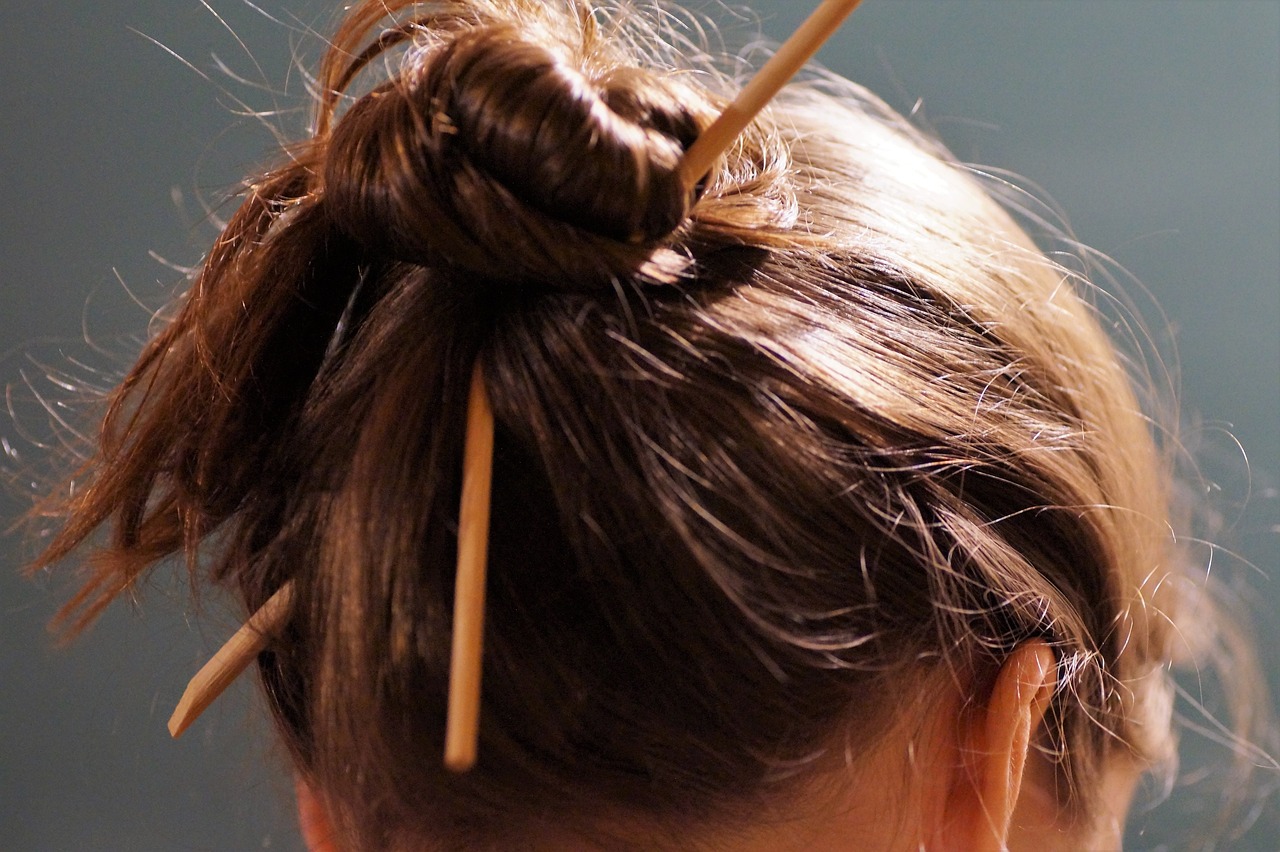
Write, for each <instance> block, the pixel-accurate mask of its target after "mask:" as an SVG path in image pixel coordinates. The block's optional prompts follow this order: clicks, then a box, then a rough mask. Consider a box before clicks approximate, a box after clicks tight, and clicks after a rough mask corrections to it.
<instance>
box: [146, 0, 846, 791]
mask: <svg viewBox="0 0 1280 852" xmlns="http://www.w3.org/2000/svg"><path fill="white" fill-rule="evenodd" d="M860 2H861V0H824V2H823V3H822V4H821V5H820V6H819V7H818V8H817V10H815V11H814V12H813V14H812V15H811V16H810V17H809V18H808V19H807V20H806V21H805V22H804V23H803V24H801V26H800V28H799V29H797V30H796V32H795V33H794V34H793V35H792V36H791V37H790V38H789V39H787V41H786V42H784V43H783V45H782V46H781V48H779V50H778V52H777V53H776V54H775V55H774V56H773V57H772V58H771V59H770V60H769V61H768V62H767V63H766V64H765V65H764V67H763V68H761V70H760V71H759V73H757V74H756V75H755V76H754V77H753V78H752V79H751V80H750V82H748V83H747V85H746V86H745V87H744V88H743V89H742V91H741V92H740V93H739V95H738V96H737V98H735V99H734V101H733V102H732V103H731V104H730V105H729V106H728V107H727V108H726V109H725V110H724V112H723V113H722V114H721V115H720V116H719V117H718V118H717V119H716V120H715V121H714V122H713V123H712V124H711V125H710V126H709V127H708V128H707V129H706V130H704V131H703V132H702V133H701V134H699V136H698V138H697V140H696V141H695V142H694V143H693V145H691V146H690V147H689V149H688V150H687V151H686V152H685V154H684V155H683V157H682V159H681V160H680V162H679V164H678V167H677V170H678V174H679V177H680V179H681V181H682V182H683V185H684V187H685V188H686V190H688V191H689V192H692V191H694V189H695V188H696V187H697V185H698V184H699V183H700V182H701V181H702V180H703V178H705V176H706V175H707V173H708V172H709V171H710V170H711V169H712V167H713V166H714V165H715V162H716V161H717V160H718V159H719V158H720V157H721V156H722V155H723V154H724V153H725V151H727V150H728V149H729V147H730V146H731V145H733V143H734V142H735V141H736V140H737V138H738V137H739V135H740V134H741V133H742V132H743V131H744V130H745V129H746V128H747V127H748V125H750V124H751V122H752V121H753V120H754V119H755V117H756V116H757V115H758V114H759V113H760V111H761V110H763V109H764V108H765V106H767V105H768V103H769V101H771V100H772V99H773V97H774V96H775V95H777V94H778V92H779V91H780V90H781V89H782V88H783V86H785V85H786V84H787V82H788V81H789V80H790V79H791V78H792V77H793V76H795V74H796V73H797V72H799V71H800V69H801V68H803V67H804V65H805V64H806V63H807V62H808V61H809V60H810V59H811V58H812V57H813V56H814V54H816V53H817V52H818V50H819V48H821V46H822V45H823V43H824V42H826V40H827V39H828V38H830V37H831V35H832V34H833V33H835V31H836V30H837V29H839V27H840V25H841V24H842V23H843V22H844V20H845V18H847V17H848V15H849V14H850V13H851V12H852V11H853V10H854V8H856V7H857V6H858V4H859V3H860ZM406 37H407V34H406V32H405V31H392V32H391V33H390V34H388V35H386V36H384V37H383V38H384V39H387V38H390V39H399V40H404V38H406ZM387 46H388V45H387V44H385V43H383V40H381V39H380V40H379V42H378V43H375V44H374V45H373V46H371V47H370V48H369V49H368V51H366V52H365V53H364V54H362V55H361V56H360V57H357V58H356V59H355V60H354V61H352V62H351V64H350V66H349V68H348V72H347V76H346V78H345V80H346V81H347V82H349V80H350V77H351V76H354V75H355V74H356V73H358V72H359V70H360V69H361V68H363V67H364V66H365V65H366V64H367V63H368V62H369V61H370V60H371V59H372V57H374V56H377V55H378V54H379V53H380V52H382V51H383V50H385V49H386V47H387ZM493 434H494V420H493V412H492V409H491V407H490V403H489V398H488V393H487V390H486V387H485V381H484V371H483V368H482V366H481V364H480V363H479V362H477V363H476V365H475V366H474V368H473V371H472V377H471V389H470V394H469V398H468V409H467V430H466V438H465V442H464V451H463V452H464V458H463V483H462V496H461V505H460V510H459V522H458V562H457V575H456V580H455V582H456V587H455V595H454V614H453V637H452V652H451V654H452V656H451V662H450V672H449V696H448V713H447V716H446V722H445V752H444V763H445V766H446V767H447V768H449V769H450V770H453V771H455V772H465V771H467V770H469V769H470V768H471V767H472V766H473V765H474V764H475V762H476V759H477V752H478V741H479V730H480V704H481V672H482V649H483V638H484V593H485V580H486V570H487V545H488V538H489V507H490V491H491V483H492V474H493V440H494V439H493ZM292 597H293V583H292V581H289V582H286V583H285V584H284V585H283V586H282V587H281V588H280V589H279V591H277V592H276V594H275V595H273V596H272V597H271V598H270V599H269V600H268V601H267V603H266V604H265V605H263V606H262V607H261V608H260V609H259V610H257V611H256V612H255V613H253V615H251V616H250V618H249V620H248V621H247V622H246V623H245V625H244V626H243V627H241V628H240V630H239V631H237V633H236V634H235V636H233V637H232V639H231V640H230V641H229V642H228V643H227V644H226V645H224V646H223V647H222V648H221V649H220V650H219V651H218V652H217V654H215V655H214V657H213V658H212V659H211V660H210V661H209V662H208V663H207V664H206V665H205V666H204V667H203V668H201V670H200V671H199V673H197V674H196V676H195V677H194V678H193V679H192V680H191V682H190V684H189V685H188V687H187V689H186V691H185V693H184V694H183V697H182V700H181V701H180V702H179V704H178V706H177V708H176V709H175V710H174V713H173V715H172V717H171V718H170V720H169V731H170V733H171V734H172V735H173V736H174V737H178V736H180V735H181V734H182V732H183V731H185V730H186V729H187V728H188V727H190V725H191V724H192V722H194V721H195V719H196V718H197V717H198V716H199V715H200V713H202V712H203V711H204V710H205V709H206V708H207V707H208V706H209V705H210V704H212V703H213V702H214V701H215V700H216V699H217V698H218V696H219V695H220V694H221V693H222V692H223V691H224V690H225V689H226V688H227V686H229V685H230V684H231V682H232V681H234V680H235V679H236V678H237V677H238V676H239V675H240V674H241V673H242V672H243V671H244V670H245V669H246V668H248V666H249V665H250V664H251V663H252V662H253V661H254V660H255V659H256V658H257V656H258V655H259V654H260V653H262V651H263V650H265V649H266V648H267V647H268V646H269V644H270V642H271V641H272V639H273V638H275V637H276V636H278V635H279V634H280V633H281V631H282V630H283V628H284V625H285V624H287V623H288V620H289V618H290V616H291V614H292V612H291V611H292Z"/></svg>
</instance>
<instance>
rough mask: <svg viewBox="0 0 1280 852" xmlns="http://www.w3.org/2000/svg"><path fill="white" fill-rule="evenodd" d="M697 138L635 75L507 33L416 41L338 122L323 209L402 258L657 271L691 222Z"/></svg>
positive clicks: (502, 272) (680, 111)
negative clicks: (576, 63)
mask: <svg viewBox="0 0 1280 852" xmlns="http://www.w3.org/2000/svg"><path fill="white" fill-rule="evenodd" d="M698 131H699V127H698V123H697V122H696V120H695V119H694V117H693V115H692V113H691V112H690V111H689V109H688V108H687V107H686V106H684V105H683V104H682V103H681V102H680V99H679V98H678V97H677V96H676V95H675V94H674V93H673V92H672V91H671V90H669V89H668V88H666V87H664V86H663V85H661V84H660V83H658V82H656V81H655V80H654V79H653V78H652V77H649V76H641V75H639V74H638V73H637V72H635V71H634V70H631V69H625V70H617V69H615V70H613V71H611V72H605V73H603V74H602V75H601V76H599V77H597V78H594V79H593V78H591V77H589V76H588V75H587V74H585V73H584V72H582V71H579V70H578V69H576V68H573V67H570V66H569V65H568V64H566V61H565V60H564V59H563V58H561V57H560V56H558V55H557V54H556V53H554V52H553V51H552V50H549V49H547V48H545V47H542V46H539V45H536V44H532V43H530V42H529V41H527V40H524V39H522V38H521V37H520V35H519V33H518V32H516V30H515V29H514V28H512V27H510V26H489V27H483V28H476V29H471V30H468V31H465V32H462V33H460V34H458V35H457V36H456V37H454V38H452V39H451V40H448V41H445V42H443V43H433V44H430V45H426V46H422V47H415V48H414V49H413V50H412V51H411V53H410V54H409V55H408V56H407V57H406V63H405V70H404V72H403V73H402V74H401V75H400V76H399V77H398V78H397V79H395V80H393V81H391V82H389V83H387V84H385V85H383V86H382V87H380V88H378V89H376V90H375V91H373V92H371V93H370V94H368V95H366V96H365V97H363V98H362V99H360V100H359V101H357V102H356V104H355V105H353V106H352V107H351V109H350V110H349V111H348V112H347V114H346V115H345V116H343V118H342V120H341V121H340V122H339V123H338V125H337V127H336V128H335V129H334V132H333V136H332V139H331V140H330V144H329V151H328V154H327V157H326V163H325V170H324V184H325V189H324V192H325V202H324V203H325V207H326V209H327V210H328V212H329V215H330V217H331V218H332V219H333V221H334V222H335V223H336V224H337V225H338V226H339V227H340V228H341V229H342V230H344V231H346V232H347V233H348V234H350V235H351V236H352V237H353V238H354V239H356V240H357V241H358V242H360V243H361V244H363V245H365V246H366V247H367V248H370V249H372V250H376V251H380V252H383V253H386V254H388V255H390V256H392V257H395V258H397V259H401V260H408V261H412V262H416V263H424V264H428V265H436V264H440V263H442V262H443V263H445V264H452V265H456V266H460V267H462V268H464V269H467V270H469V271H472V272H475V273H478V274H482V275H485V276H492V277H499V278H503V279H511V278H515V279H521V280H534V281H538V282H542V283H546V284H551V285H553V286H557V287H561V288H567V289H582V288H590V287H598V286H600V285H601V284H602V283H604V282H607V281H610V280H612V279H615V278H617V277H619V276H621V275H628V274H634V273H636V272H638V271H641V268H642V267H644V266H645V265H646V264H647V263H649V261H650V259H651V257H652V256H653V255H654V250H653V249H654V244H655V243H656V242H658V241H660V240H661V239H662V238H664V237H667V236H668V235H670V234H671V233H672V232H673V231H674V230H675V229H676V228H677V227H679V225H680V224H681V223H682V222H683V221H684V220H685V218H686V217H687V216H688V212H689V207H690V204H691V202H692V200H693V199H692V197H691V193H690V192H689V191H688V190H687V189H686V188H685V187H684V186H682V185H681V182H680V180H679V177H678V175H677V173H676V168H677V165H678V163H679V161H680V158H681V156H682V154H683V153H684V150H685V148H686V147H688V146H689V145H691V144H692V143H693V140H694V139H695V138H696V137H697V135H698Z"/></svg>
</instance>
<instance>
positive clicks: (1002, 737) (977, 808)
mask: <svg viewBox="0 0 1280 852" xmlns="http://www.w3.org/2000/svg"><path fill="white" fill-rule="evenodd" d="M1056 665H1057V663H1056V660H1055V658H1054V655H1053V651H1052V650H1051V649H1050V648H1049V646H1048V645H1047V644H1045V643H1044V642H1043V641H1041V640H1038V639H1036V640H1032V641H1029V642H1024V643H1023V644H1021V645H1019V646H1018V647H1017V648H1015V649H1014V651H1013V653H1012V654H1010V655H1009V658H1008V659H1007V660H1006V661H1005V663H1004V665H1003V666H1002V667H1001V668H1000V673H999V674H998V675H997V676H996V683H995V687H994V688H993V689H992V691H991V698H990V700H989V701H988V702H987V706H986V709H985V710H981V711H977V712H976V713H975V716H974V719H973V720H972V724H971V725H970V726H969V730H968V735H969V736H968V740H969V742H968V745H967V748H966V751H967V755H966V757H967V760H966V761H965V762H966V764H967V771H968V773H969V776H970V778H969V784H970V785H971V787H970V795H968V796H966V797H964V798H963V799H962V800H960V802H958V803H957V804H958V805H959V806H961V807H964V808H966V809H968V810H970V811H971V812H970V813H968V814H957V815H955V816H956V817H957V818H958V820H959V822H960V824H961V825H965V826H966V827H967V829H968V833H969V834H970V841H969V843H968V845H966V846H965V847H964V848H965V849H969V850H973V852H1004V850H1006V849H1007V848H1008V846H1007V843H1008V837H1009V828H1010V825H1011V824H1012V821H1013V812H1014V808H1015V806H1016V805H1017V803H1018V796H1019V794H1020V793H1021V792H1022V780H1023V775H1024V773H1025V771H1026V766H1027V755H1028V752H1029V751H1030V749H1031V743H1032V740H1033V739H1034V735H1035V732H1036V729H1037V728H1039V726H1040V723H1041V722H1042V721H1044V715H1045V712H1046V711H1047V710H1048V709H1049V702H1050V700H1051V699H1052V698H1053V693H1054V689H1055V687H1056V686H1057V670H1056Z"/></svg>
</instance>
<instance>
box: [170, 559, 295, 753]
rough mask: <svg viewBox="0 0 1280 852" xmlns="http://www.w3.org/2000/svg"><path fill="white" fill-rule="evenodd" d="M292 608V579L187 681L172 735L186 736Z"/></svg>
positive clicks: (173, 717) (283, 620) (171, 718)
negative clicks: (184, 732) (186, 732)
mask: <svg viewBox="0 0 1280 852" xmlns="http://www.w3.org/2000/svg"><path fill="white" fill-rule="evenodd" d="M292 609H293V581H289V582H288V583H285V584H284V585H283V586H281V587H280V589H279V590H278V591H277V592H276V593H275V594H274V595H272V596H271V597H270V598H268V599H267V602H266V603H265V604H263V605H262V607H261V608H259V609H258V611H257V612H255V613H254V614H253V615H251V616H250V617H249V620H248V621H246V622H245V623H244V626H243V627H241V628H240V629H239V630H237V631H236V634H235V635H234V636H232V637H231V639H230V641H228V642H227V644H225V645H223V646H222V647H221V648H220V649H218V653H216V654H214V655H213V659H211V660H210V661H209V662H207V663H205V664H204V667H203V668H201V669H200V671H198V672H197V673H196V676H195V677H193V678H192V679H191V682H190V683H189V684H187V688H186V691H185V692H183V693H182V700H181V701H179V702H178V706H177V707H176V708H174V711H173V715H172V716H170V717H169V735H170V736H172V737H174V738H175V739H176V738H177V737H180V736H182V732H183V731H185V730H186V729H187V728H188V727H190V726H191V723H192V722H194V721H195V720H196V717H197V716H199V715H200V714H201V713H203V712H204V711H205V709H206V708H208V706H209V705H210V704H212V703H213V702H214V701H215V700H217V698H218V696H219V695H221V694H222V693H223V692H224V691H226V688H227V687H228V686H230V685H231V682H232V681H234V680H235V679H236V678H238V677H239V676H240V674H241V673H242V672H243V671H244V670H245V669H247V668H248V667H249V664H250V663H252V662H253V661H254V660H255V659H256V658H257V656H258V655H259V654H261V653H262V652H263V651H264V650H265V649H266V647H267V644H268V643H269V642H270V641H271V640H272V639H274V638H275V637H276V635H277V634H278V633H279V632H280V628H281V627H282V626H283V625H284V622H285V621H287V620H288V618H289V613H290V611H291V610H292Z"/></svg>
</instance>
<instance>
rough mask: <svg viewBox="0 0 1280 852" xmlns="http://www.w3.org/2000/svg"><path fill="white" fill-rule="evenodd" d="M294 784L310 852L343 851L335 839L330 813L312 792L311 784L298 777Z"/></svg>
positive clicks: (299, 823) (300, 823) (302, 825)
mask: <svg viewBox="0 0 1280 852" xmlns="http://www.w3.org/2000/svg"><path fill="white" fill-rule="evenodd" d="M293 786H294V790H295V791H296V795H297V797H298V825H299V827H301V829H302V842H303V843H305V844H306V845H307V849H308V850H309V852H341V850H340V849H339V848H338V845H337V840H336V839H335V838H336V837H337V835H336V834H335V833H334V830H333V824H332V823H330V822H329V814H328V813H327V812H326V811H325V809H324V806H323V805H322V804H321V803H320V800H319V799H318V798H317V797H316V794H315V793H313V792H311V787H310V785H308V784H307V782H306V781H303V780H302V779H301V778H298V779H297V780H296V781H294V785H293Z"/></svg>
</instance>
